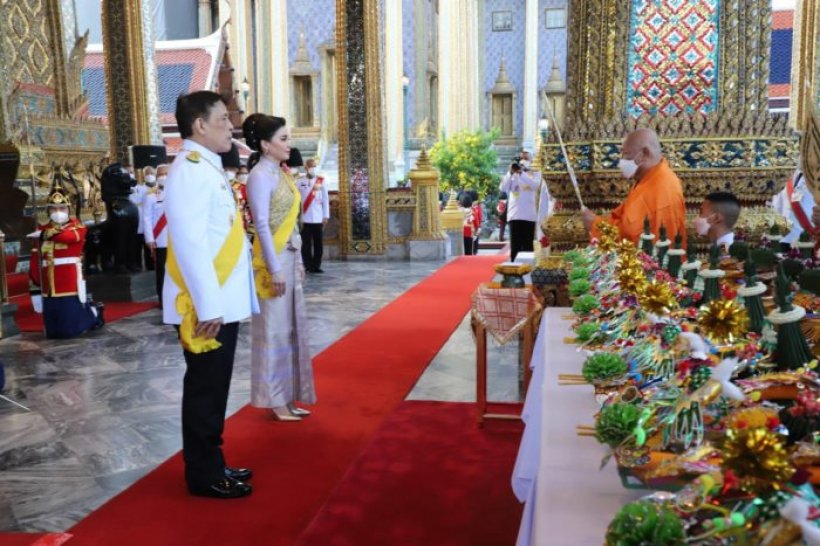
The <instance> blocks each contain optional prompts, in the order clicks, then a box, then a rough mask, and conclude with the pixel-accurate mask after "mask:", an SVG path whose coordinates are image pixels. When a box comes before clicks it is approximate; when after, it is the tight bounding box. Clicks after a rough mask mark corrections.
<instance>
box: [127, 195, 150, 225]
mask: <svg viewBox="0 0 820 546" xmlns="http://www.w3.org/2000/svg"><path fill="white" fill-rule="evenodd" d="M147 193H148V186H146V185H145V184H137V185H136V186H134V187H133V188H131V195H129V196H128V200H129V201H131V202H132V203H134V204H135V205H136V206H137V210H138V211H139V215H140V219H139V223H138V224H137V235H143V234H144V233H145V215H144V214H143V204H144V203H145V195H146V194H147Z"/></svg>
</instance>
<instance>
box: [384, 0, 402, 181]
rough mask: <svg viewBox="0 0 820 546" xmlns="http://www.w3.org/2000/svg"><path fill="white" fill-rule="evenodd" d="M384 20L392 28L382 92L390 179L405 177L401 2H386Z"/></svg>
mask: <svg viewBox="0 0 820 546" xmlns="http://www.w3.org/2000/svg"><path fill="white" fill-rule="evenodd" d="M384 20H385V25H386V28H389V29H394V31H395V32H393V33H391V34H390V39H389V40H385V48H386V49H387V51H386V52H385V57H386V58H385V65H386V66H385V74H384V84H385V85H384V89H385V101H386V103H387V160H388V164H389V167H388V168H389V171H390V173H391V176H390V180H391V182H395V181H396V180H399V179H401V178H404V173H405V169H406V168H407V166H406V165H405V158H404V123H405V120H404V100H405V98H404V89H403V77H404V54H403V50H402V1H401V0H385V2H384Z"/></svg>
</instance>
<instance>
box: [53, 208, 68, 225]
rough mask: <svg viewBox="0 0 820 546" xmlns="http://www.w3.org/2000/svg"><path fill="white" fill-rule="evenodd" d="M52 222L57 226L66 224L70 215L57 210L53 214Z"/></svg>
mask: <svg viewBox="0 0 820 546" xmlns="http://www.w3.org/2000/svg"><path fill="white" fill-rule="evenodd" d="M51 221H52V222H54V223H55V224H65V223H66V222H68V213H67V212H65V211H62V210H55V211H54V212H52V213H51Z"/></svg>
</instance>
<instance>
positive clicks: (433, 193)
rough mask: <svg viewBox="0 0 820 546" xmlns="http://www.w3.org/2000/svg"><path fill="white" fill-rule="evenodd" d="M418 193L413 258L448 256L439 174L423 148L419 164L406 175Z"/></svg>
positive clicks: (410, 242) (412, 246) (443, 257)
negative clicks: (439, 190)
mask: <svg viewBox="0 0 820 546" xmlns="http://www.w3.org/2000/svg"><path fill="white" fill-rule="evenodd" d="M407 177H408V178H409V179H410V182H411V184H412V186H413V192H414V193H415V194H416V210H415V214H413V233H412V235H411V236H410V240H409V241H408V245H409V247H410V259H411V260H443V259H445V258H447V237H446V236H445V235H444V233H442V231H441V221H440V219H439V210H438V173H437V172H436V170H435V169H434V168H433V165H431V164H430V160H429V158H428V157H427V151H426V150H425V149H424V148H422V149H421V154H420V155H419V158H418V159H417V160H416V166H415V167H414V168H413V170H412V171H410V172H409V173H408V174H407Z"/></svg>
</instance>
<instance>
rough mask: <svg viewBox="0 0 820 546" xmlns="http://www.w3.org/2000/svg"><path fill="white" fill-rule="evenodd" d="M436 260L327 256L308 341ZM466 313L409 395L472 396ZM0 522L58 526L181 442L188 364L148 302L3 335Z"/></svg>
mask: <svg viewBox="0 0 820 546" xmlns="http://www.w3.org/2000/svg"><path fill="white" fill-rule="evenodd" d="M440 266H441V263H410V262H378V263H373V262H330V263H327V264H326V265H324V266H323V267H324V269H325V271H326V273H325V274H324V275H312V276H310V277H309V278H308V279H307V281H306V285H305V293H306V297H307V302H308V314H309V321H310V328H311V333H310V339H311V351H312V353H313V354H317V353H319V352H321V351H322V350H323V349H324V348H326V347H327V346H328V345H330V344H332V343H333V342H334V341H336V340H337V339H339V338H340V337H342V336H344V335H345V334H346V333H348V332H349V331H350V330H352V329H353V328H355V327H356V326H357V325H358V324H360V323H361V322H362V321H364V320H366V319H367V318H368V317H369V316H371V315H372V314H373V313H375V312H376V311H378V310H379V309H380V308H382V307H383V306H384V305H386V304H387V303H389V302H390V301H392V300H393V299H394V298H395V297H397V296H398V295H400V294H401V293H402V292H404V291H405V290H406V289H407V288H409V287H410V286H412V285H413V284H415V283H416V282H418V281H419V280H421V279H422V278H424V277H426V276H427V275H429V274H430V273H432V272H433V271H435V270H436V269H437V268H438V267H440ZM249 329H250V328H249V325H248V324H243V325H242V327H241V328H240V341H239V349H238V350H237V358H236V368H235V372H234V377H233V383H232V387H231V397H230V400H229V405H228V412H229V413H233V412H235V411H236V410H238V409H239V408H240V407H242V406H243V405H245V404H246V403H247V401H248V398H249V391H250V376H249V369H248V363H249V347H250V343H249V340H248V333H249ZM474 359H475V355H474V350H473V342H472V334H471V332H470V328H469V320H468V318H465V320H464V321H463V322H462V324H461V325H460V326H459V328H458V329H457V330H456V332H455V333H454V334H453V336H452V338H451V339H450V340H449V341H448V342H447V344H446V345H445V346H444V347H443V348H442V350H441V352H440V353H439V355H438V356H437V357H436V358H435V360H434V361H433V362H432V363H431V365H430V366H429V367H428V369H427V370H426V372H425V373H424V375H423V376H422V377H421V379H420V380H419V382H418V383H417V385H416V386H415V387H414V389H413V390H412V392H411V393H410V395H409V397H408V398H410V399H416V400H418V399H428V400H446V401H472V400H474V399H475V360H474ZM489 359H490V362H491V363H494V365H492V366H491V367H490V377H489V385H490V388H489V390H490V398H491V399H494V400H500V401H503V400H515V399H517V397H518V392H517V366H516V364H515V362H516V359H517V351H516V349H515V348H514V347H512V348H510V347H507V348H498V347H495V346H493V345H492V344H491V345H490V355H489ZM0 361H2V362H3V363H4V364H5V369H6V376H7V381H6V382H7V385H6V390H5V391H4V394H5V395H7V396H10V397H11V398H13V399H14V400H16V401H18V402H20V403H22V404H24V405H26V406H28V407H29V408H30V409H31V411H29V412H26V411H23V410H20V409H18V408H16V407H14V406H12V405H11V404H8V403H7V402H4V401H2V400H0V532H2V531H63V530H66V529H67V528H69V527H70V526H71V525H72V524H74V523H75V522H77V521H79V520H80V519H82V518H83V517H84V516H85V515H86V514H88V513H89V512H91V511H92V510H94V509H95V508H97V507H99V506H100V505H101V504H103V503H104V502H105V501H107V500H108V499H110V498H111V497H113V496H114V495H116V494H117V493H119V492H120V491H122V490H124V489H125V488H127V487H128V486H129V485H131V484H132V483H133V482H134V481H136V480H137V479H139V478H140V477H142V476H143V475H145V474H146V473H147V472H149V471H150V470H151V469H153V468H154V467H156V466H157V465H158V464H159V463H160V462H162V461H164V460H165V459H167V458H168V457H169V456H171V455H172V454H173V453H175V452H176V451H178V450H179V449H180V447H181V439H180V434H179V400H180V394H181V391H180V388H181V381H182V376H183V372H184V363H183V361H182V355H181V353H180V350H179V345H178V342H177V341H176V337H175V334H174V331H173V329H171V328H170V327H168V326H163V325H161V324H160V314H159V311H149V312H146V313H143V314H140V315H137V316H134V317H130V318H127V319H123V320H121V321H118V322H116V323H113V324H109V325H107V326H106V327H105V328H104V329H102V330H100V331H97V332H92V333H90V334H89V335H87V336H85V337H83V338H80V339H77V340H70V341H58V340H46V339H44V338H43V336H42V335H39V334H23V335H20V336H17V337H14V338H11V339H7V340H2V341H0Z"/></svg>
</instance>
